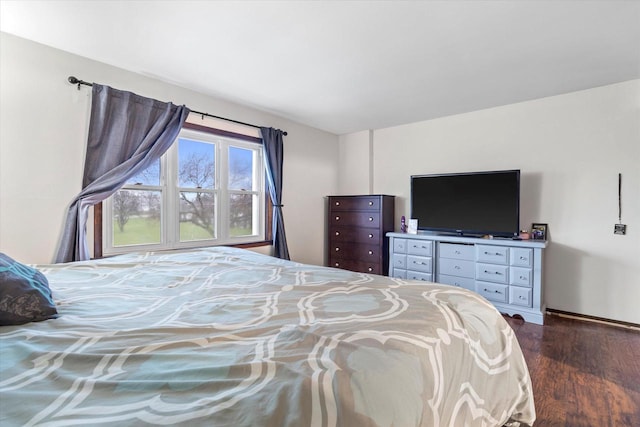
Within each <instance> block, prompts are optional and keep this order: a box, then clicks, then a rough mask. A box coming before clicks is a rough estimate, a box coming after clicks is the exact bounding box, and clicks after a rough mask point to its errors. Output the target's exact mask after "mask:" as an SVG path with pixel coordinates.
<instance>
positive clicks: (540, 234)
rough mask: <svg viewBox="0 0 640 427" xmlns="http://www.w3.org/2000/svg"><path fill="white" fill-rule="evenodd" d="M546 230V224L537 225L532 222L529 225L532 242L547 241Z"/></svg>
mask: <svg viewBox="0 0 640 427" xmlns="http://www.w3.org/2000/svg"><path fill="white" fill-rule="evenodd" d="M548 229H549V225H548V224H539V223H535V222H534V223H533V224H531V238H532V239H533V240H547V236H548V234H549V231H548Z"/></svg>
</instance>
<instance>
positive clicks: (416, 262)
mask: <svg viewBox="0 0 640 427" xmlns="http://www.w3.org/2000/svg"><path fill="white" fill-rule="evenodd" d="M413 263H414V264H418V265H427V263H426V262H424V261H420V262H418V261H413Z"/></svg>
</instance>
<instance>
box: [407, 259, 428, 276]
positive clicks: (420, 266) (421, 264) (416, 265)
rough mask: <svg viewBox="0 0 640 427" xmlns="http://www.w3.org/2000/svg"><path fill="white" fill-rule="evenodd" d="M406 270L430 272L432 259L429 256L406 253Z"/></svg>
mask: <svg viewBox="0 0 640 427" xmlns="http://www.w3.org/2000/svg"><path fill="white" fill-rule="evenodd" d="M407 270H412V271H419V272H422V273H432V272H433V260H432V258H431V257H425V256H418V255H407Z"/></svg>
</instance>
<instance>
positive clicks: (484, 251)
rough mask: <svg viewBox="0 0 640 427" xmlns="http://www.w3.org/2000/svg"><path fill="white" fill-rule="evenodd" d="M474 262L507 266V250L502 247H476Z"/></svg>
mask: <svg viewBox="0 0 640 427" xmlns="http://www.w3.org/2000/svg"><path fill="white" fill-rule="evenodd" d="M476 260H477V261H479V262H490V263H494V264H505V265H506V264H509V248H506V247H504V246H491V245H476Z"/></svg>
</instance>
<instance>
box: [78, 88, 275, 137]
mask: <svg viewBox="0 0 640 427" xmlns="http://www.w3.org/2000/svg"><path fill="white" fill-rule="evenodd" d="M67 80H68V81H69V83H71V84H72V85H75V84H77V85H78V90H80V85H85V86H93V83H89V82H85V81H84V80H80V79H78V78H76V77H74V76H69V78H68V79H67ZM189 110H190V111H191V112H192V113H194V114H199V115H201V116H202V117H203V118H204V116H207V117H212V118H214V119H220V120H226V121H227V122H233V123H237V124H239V125H243V126H249V127H252V128H256V129H260V128H261V127H262V126H258V125H252V124H251V123H245V122H241V121H238V120H233V119H228V118H226V117H220V116H214V115H213V114H209V113H203V112H200V111H195V110H191V108H189ZM282 134H283V135H285V136H286V135H287V132H286V131H283V133H282Z"/></svg>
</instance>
